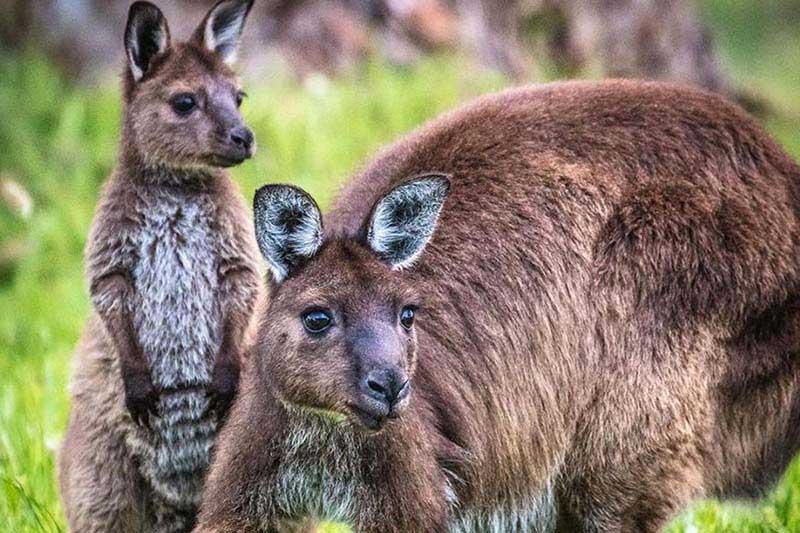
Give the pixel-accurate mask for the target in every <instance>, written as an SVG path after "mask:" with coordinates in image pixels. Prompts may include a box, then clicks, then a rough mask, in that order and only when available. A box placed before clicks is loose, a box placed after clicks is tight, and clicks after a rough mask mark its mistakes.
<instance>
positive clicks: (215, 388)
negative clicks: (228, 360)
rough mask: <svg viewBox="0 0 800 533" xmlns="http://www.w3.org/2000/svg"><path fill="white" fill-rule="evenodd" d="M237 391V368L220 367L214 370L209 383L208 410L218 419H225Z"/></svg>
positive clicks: (229, 366)
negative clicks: (217, 416) (209, 400)
mask: <svg viewBox="0 0 800 533" xmlns="http://www.w3.org/2000/svg"><path fill="white" fill-rule="evenodd" d="M238 390H239V367H237V366H234V365H220V366H218V367H217V368H215V369H214V376H213V378H212V381H211V404H210V408H211V409H212V410H214V411H216V412H217V414H218V415H219V416H220V417H225V416H226V415H227V414H228V411H229V410H230V407H231V403H233V400H234V398H236V392H237V391H238Z"/></svg>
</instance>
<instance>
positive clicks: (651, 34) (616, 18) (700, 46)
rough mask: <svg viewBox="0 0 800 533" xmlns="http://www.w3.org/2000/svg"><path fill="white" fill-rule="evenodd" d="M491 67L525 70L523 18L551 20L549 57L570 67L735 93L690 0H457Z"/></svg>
mask: <svg viewBox="0 0 800 533" xmlns="http://www.w3.org/2000/svg"><path fill="white" fill-rule="evenodd" d="M455 1H456V3H457V5H458V6H459V7H460V9H461V11H462V13H463V16H464V19H465V21H466V22H465V25H466V31H465V36H466V39H467V41H468V42H469V43H470V44H471V46H472V47H473V48H475V49H477V50H478V56H479V57H480V58H481V59H482V60H483V61H484V62H485V63H486V64H487V65H488V66H490V67H492V68H495V69H498V70H501V71H503V72H505V73H506V74H508V75H510V76H511V77H513V78H514V79H517V80H519V79H521V78H523V77H525V73H526V70H527V69H526V65H525V63H526V61H525V55H526V53H525V50H524V49H525V47H524V46H522V45H521V44H520V43H521V42H522V41H523V40H524V37H525V35H524V33H525V26H526V23H527V22H529V21H530V20H531V19H532V18H538V20H544V21H545V22H546V24H545V26H546V27H545V28H544V32H545V34H546V40H547V44H548V46H547V47H546V50H547V54H548V59H549V60H551V61H552V62H553V63H555V64H556V65H557V66H559V67H560V68H561V69H563V70H564V71H566V72H568V73H573V72H577V71H584V72H589V73H591V74H593V75H594V76H596V77H623V78H643V79H657V80H669V81H674V82H678V83H688V84H694V85H699V86H701V87H704V88H706V89H709V90H712V91H718V92H722V93H725V94H728V95H736V92H735V91H734V90H733V89H732V87H731V85H730V82H729V81H728V79H727V78H726V76H725V75H724V74H723V72H722V70H721V67H720V64H719V60H718V57H717V54H716V51H715V49H714V46H713V39H712V38H711V35H710V32H709V31H708V29H707V28H706V26H705V25H704V24H703V23H702V22H701V20H700V18H699V16H698V13H697V10H696V9H695V8H696V6H695V2H694V1H692V0H455Z"/></svg>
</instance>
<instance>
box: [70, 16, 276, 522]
mask: <svg viewBox="0 0 800 533" xmlns="http://www.w3.org/2000/svg"><path fill="white" fill-rule="evenodd" d="M137 9H138V10H139V11H138V13H139V15H138V16H143V15H141V13H145V14H146V15H147V16H149V17H150V18H149V19H147V20H148V21H149V22H147V23H149V24H150V26H147V28H148V29H150V30H152V29H153V27H154V26H153V22H152V21H154V20H159V19H158V16H159V15H160V12H159V11H158V9H157V8H155V7H154V6H152V5H146V4H141V3H140V4H137V5H134V6H133V7H132V10H131V19H130V20H131V21H134V18H135V16H137V15H135V13H136V10H137ZM161 21H162V22H163V24H164V26H163V28H164V30H166V22H165V21H163V17H162V19H161ZM143 24H144V23H143ZM204 24H205V22H204V23H203V24H201V26H200V29H198V33H197V34H196V35H195V37H194V38H193V39H192V40H191V41H188V42H186V43H179V44H175V45H169V46H168V47H167V48H166V49H165V50H163V51H161V52H160V53H158V54H157V55H155V56H153V57H151V58H150V62H149V63H148V64H147V67H146V70H145V72H144V76H143V77H142V78H141V79H140V80H137V79H135V77H134V75H133V74H132V68H131V67H130V66H129V67H128V68H126V70H125V74H124V84H123V85H124V109H123V121H122V122H123V125H122V140H121V147H120V157H119V163H118V165H117V167H116V169H115V171H114V173H113V175H112V177H111V178H110V180H109V181H108V183H107V184H106V186H105V188H104V190H103V193H102V197H101V199H100V203H99V205H98V208H97V212H96V214H95V219H94V222H93V224H92V229H91V234H90V236H89V240H88V243H87V248H86V273H87V277H88V279H89V288H90V293H91V297H92V302H93V305H94V313H93V316H92V317H91V318H90V320H89V322H88V324H87V327H86V330H85V331H84V334H83V337H82V340H81V342H80V345H79V347H78V350H77V354H76V361H75V369H74V375H73V379H72V387H71V388H72V408H71V414H70V421H69V427H68V429H67V435H66V438H65V441H64V444H63V447H62V450H61V453H60V464H59V470H60V474H59V477H60V484H61V494H62V498H63V502H64V509H65V512H66V515H67V519H68V522H69V525H70V528H71V529H72V530H74V531H80V532H89V531H112V530H113V531H154V530H158V531H179V530H186V529H188V528H190V527H191V526H192V524H193V523H194V514H195V512H196V506H197V504H198V503H199V502H198V499H199V494H198V493H199V490H200V489H201V488H202V481H203V476H204V466H203V463H204V462H207V461H208V458H206V456H207V454H208V451H207V450H206V449H205V448H204V447H205V446H206V445H207V443H206V441H202V443H200V444H194V443H193V439H195V438H199V437H196V435H198V434H199V433H201V430H200V429H197V428H198V427H202V428H203V429H202V431H204V432H206V431H207V432H208V434H209V435H210V437H209V438H212V439H213V433H214V431H215V428H216V426H217V424H219V423H221V421H222V420H223V419H224V417H225V416H226V414H227V406H228V404H229V403H230V402H231V400H232V398H233V395H234V394H235V392H236V389H237V386H238V376H239V366H240V358H241V353H242V351H243V344H244V343H245V342H246V330H247V328H248V324H249V323H250V315H251V313H252V311H253V305H254V301H255V299H256V296H257V293H258V292H259V290H260V286H261V282H260V275H259V273H258V267H257V262H256V255H255V254H256V252H255V250H256V245H255V242H254V240H253V238H252V236H251V231H250V225H251V223H250V222H249V220H250V218H249V214H248V211H247V209H246V208H245V206H244V205H243V204H242V202H241V198H240V194H239V192H238V190H237V188H236V186H235V184H234V183H233V182H232V180H231V179H230V177H229V176H228V174H227V173H226V172H225V171H224V170H223V169H222V167H223V166H230V165H231V164H235V163H238V162H241V161H242V160H243V159H245V158H246V157H249V156H250V155H251V153H252V152H251V149H252V147H251V146H248V147H247V150H246V153H245V152H243V151H242V150H240V149H239V148H237V147H236V146H233V145H232V143H233V141H231V140H230V139H228V138H227V137H226V136H227V135H228V134H229V132H235V131H239V132H244V131H245V129H244V126H243V124H242V121H241V117H240V115H239V113H238V110H237V109H236V105H237V104H236V98H237V91H238V90H239V81H238V80H237V78H236V76H235V75H234V74H233V72H232V71H231V70H230V68H229V67H228V66H227V65H225V64H223V62H222V60H221V59H220V57H217V55H216V53H214V52H212V51H209V49H208V48H207V47H205V46H204V42H203V32H202V29H203V27H204ZM132 25H133V22H131V23H129V32H130V28H131V27H132ZM144 25H146V24H144ZM166 31H167V35H168V30H166ZM126 35H127V34H126ZM126 39H127V37H126ZM126 44H127V43H126ZM180 92H186V93H188V92H191V93H192V94H194V95H195V96H196V98H197V99H198V102H199V104H198V108H197V109H195V110H194V111H193V112H192V113H190V114H189V115H188V116H186V117H182V116H178V115H177V113H176V112H175V111H174V110H173V108H172V107H171V104H170V99H171V98H172V97H173V95H174V94H176V93H180ZM231 135H232V134H231ZM237 150H239V151H237ZM160 265H168V266H167V267H163V266H160ZM198 265H201V266H202V267H204V268H207V269H208V271H206V270H203V271H202V274H200V272H201V271H200V270H199V268H200V266H198ZM149 276H152V278H150V277H149ZM153 323H155V324H156V325H155V326H152V324H153ZM193 330H195V331H199V332H205V333H204V334H198V335H197V336H195V337H192V336H191V334H189V335H187V333H190V332H191V331H193ZM171 335H172V336H174V337H173V339H172V340H170V336H171ZM184 335H185V336H184ZM178 337H180V338H178ZM148 346H160V347H163V351H160V350H156V351H155V352H153V351H152V348H150V349H148ZM149 350H150V351H149ZM190 353H191V354H194V355H192V356H190V357H189V359H187V361H190V362H191V364H193V365H195V366H196V368H194V367H193V368H188V367H186V366H184V365H185V363H184V362H183V361H184V360H183V359H180V358H181V357H184V356H185V354H190ZM206 365H209V366H206ZM206 396H207V397H208V400H206V399H205V398H206ZM181 398H183V400H181ZM179 400H181V401H186V402H189V403H188V404H185V405H183V406H182V407H178V408H175V409H176V410H172V411H166V412H165V411H164V409H167V407H166V406H168V405H169V404H170V402H174V401H179ZM204 402H207V403H204ZM181 409H182V411H181ZM170 417H172V418H170ZM190 420H191V421H190ZM191 424H195V426H192V425H191ZM193 427H194V428H195V430H196V433H192V431H194V430H193V429H192V428H193ZM181 432H182V433H181ZM176 435H178V436H177V437H175V436H176ZM180 435H184V436H180ZM185 435H188V436H185ZM204 436H205V433H204ZM169 438H176V439H177V440H178V442H177V445H178V446H184V447H186V449H191V447H192V446H195V448H196V449H195V450H194V452H195V453H196V454H199V456H201V459H198V460H197V461H198V462H197V463H196V464H195V463H190V464H188V465H177V464H174V463H173V464H167V465H162V464H157V461H158V458H157V457H156V458H150V457H151V455H152V454H157V453H160V452H159V451H158V450H160V448H158V447H157V446H161V445H162V444H160V443H162V441H163V440H164V439H169ZM198 442H199V441H198ZM163 446H167V447H168V446H169V444H166V445H163ZM163 446H162V447H163ZM154 450H156V451H154ZM187 461H189V460H187ZM151 463H153V464H156V466H155V467H152V468H155V469H156V473H155V474H152V473H148V474H146V473H145V469H146V468H151V466H147V465H150V464H151ZM158 469H161V471H158ZM153 476H155V477H153ZM159 476H161V477H162V478H164V480H162V481H164V483H165V484H166V485H165V486H167V485H169V483H172V482H173V481H174V480H178V481H180V483H183V485H175V486H178V487H179V488H177V489H175V493H171V494H170V497H169V498H165V497H164V495H163V494H161V493H159V492H158V491H157V490H155V488H154V486H153V485H152V482H153V481H152V480H153V479H156V478H158V477H159ZM171 480H172V481H171ZM178 481H175V483H178ZM180 487H183V488H180Z"/></svg>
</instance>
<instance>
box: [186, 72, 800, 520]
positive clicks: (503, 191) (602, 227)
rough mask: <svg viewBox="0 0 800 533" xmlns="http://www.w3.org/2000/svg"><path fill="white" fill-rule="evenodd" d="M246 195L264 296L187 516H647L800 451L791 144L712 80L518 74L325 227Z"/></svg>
mask: <svg viewBox="0 0 800 533" xmlns="http://www.w3.org/2000/svg"><path fill="white" fill-rule="evenodd" d="M254 205H255V232H256V239H257V241H258V244H259V246H260V249H261V251H262V253H263V255H264V257H265V258H266V260H267V263H268V264H269V266H270V272H271V274H270V282H269V283H270V298H269V302H268V305H267V307H266V308H265V310H264V312H263V313H261V314H260V321H259V324H258V340H257V341H256V343H255V345H254V348H253V350H254V351H253V353H252V355H251V356H250V357H248V359H247V361H248V363H247V365H248V366H247V371H246V372H244V376H245V377H244V378H243V383H242V393H241V394H240V395H239V397H238V398H237V399H236V401H235V403H234V405H233V408H232V411H231V415H230V419H229V422H228V423H227V425H226V427H225V428H224V429H223V431H222V434H221V435H220V437H219V443H218V448H217V455H216V458H215V462H214V465H213V466H212V468H211V470H210V473H209V477H208V480H207V488H206V498H205V499H204V503H203V506H202V509H201V511H200V517H199V521H198V527H197V529H196V530H197V531H202V532H210V531H215V532H228V531H273V530H276V529H278V528H281V527H283V525H284V524H285V523H289V522H292V521H296V520H298V519H299V518H300V517H303V516H312V517H315V518H325V519H333V520H341V521H345V522H349V523H351V524H353V525H354V526H355V528H356V530H357V531H375V532H377V531H380V532H386V531H397V532H400V531H483V532H485V531H494V532H508V531H552V530H556V529H558V530H561V531H631V532H632V531H637V532H638V531H644V532H650V531H657V530H659V529H660V528H661V527H662V526H663V525H664V524H665V522H666V521H667V520H669V519H670V517H672V516H673V515H674V514H675V513H676V512H677V511H679V510H680V509H681V508H683V507H684V506H685V505H686V504H687V502H689V501H691V500H692V499H694V498H702V497H742V496H757V495H759V494H761V492H762V491H763V490H764V489H766V488H768V487H769V486H770V484H771V483H772V482H773V481H774V480H775V479H776V478H777V477H778V476H779V475H780V474H781V472H782V471H783V469H784V468H785V467H786V465H787V463H788V462H789V461H790V459H791V458H792V456H793V455H794V453H795V452H796V451H797V449H798V445H799V444H800V393H799V392H798V391H799V390H800V354H798V349H800V287H798V282H800V226H799V225H798V222H800V221H798V209H800V167H798V165H797V164H796V163H794V162H793V161H792V160H791V159H790V158H789V157H788V156H787V155H786V154H785V153H784V151H783V150H781V148H779V146H778V145H777V144H776V143H775V142H773V141H772V140H771V139H770V137H769V136H768V135H767V134H766V133H765V132H764V131H763V130H762V129H761V128H760V127H759V126H757V125H756V124H755V123H754V121H753V120H751V119H750V118H749V117H748V116H747V115H746V114H745V113H744V112H743V111H741V110H740V109H739V108H738V107H736V106H734V105H733V104H730V103H727V102H726V101H725V100H723V99H721V98H720V97H718V96H714V95H711V94H709V93H705V92H699V91H697V90H691V89H688V88H680V87H677V86H671V85H665V84H659V83H652V82H630V81H609V82H601V83H595V82H592V83H590V82H573V83H563V84H553V85H545V86H540V87H535V88H523V89H517V90H511V91H509V92H504V93H501V94H499V95H494V96H489V97H485V98H483V99H479V100H478V101H477V102H476V103H473V104H470V105H467V106H466V107H464V108H463V109H460V110H458V111H456V112H454V113H451V114H449V115H447V116H445V117H444V118H441V119H439V120H436V121H434V122H433V123H431V124H429V125H427V126H425V127H423V128H422V129H421V130H420V131H417V132H415V133H412V134H411V135H410V136H408V137H406V138H404V139H403V140H400V141H399V142H398V143H396V144H395V145H393V146H392V147H390V148H389V149H388V150H386V151H385V152H384V153H383V154H382V155H381V156H379V157H378V158H377V159H376V160H375V161H374V162H373V163H371V164H369V165H368V166H367V167H366V169H365V170H364V171H363V172H362V173H360V174H359V175H358V176H357V177H356V178H355V179H354V180H353V181H352V182H351V183H350V184H349V185H347V187H346V188H345V189H344V191H343V192H342V193H341V195H340V196H339V198H338V200H337V202H336V203H335V206H334V207H333V209H332V210H331V212H330V214H329V215H328V216H327V217H326V224H325V225H324V226H323V222H322V220H323V219H322V216H321V215H320V212H319V210H318V208H317V206H316V205H315V204H314V201H313V200H312V199H311V198H310V197H309V196H308V195H307V194H305V193H304V192H303V191H301V190H299V189H296V188H294V187H291V186H281V185H267V186H265V187H263V188H261V189H260V190H259V191H258V192H257V194H256V197H255V200H254ZM436 226H438V229H436V230H435V227H436ZM434 230H435V231H434ZM251 367H252V368H251Z"/></svg>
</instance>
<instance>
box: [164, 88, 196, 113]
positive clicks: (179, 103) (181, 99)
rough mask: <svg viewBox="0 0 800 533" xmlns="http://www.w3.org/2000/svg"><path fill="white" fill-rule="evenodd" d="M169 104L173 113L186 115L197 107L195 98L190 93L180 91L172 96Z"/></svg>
mask: <svg viewBox="0 0 800 533" xmlns="http://www.w3.org/2000/svg"><path fill="white" fill-rule="evenodd" d="M169 104H170V105H171V106H172V110H173V111H175V113H177V114H178V115H181V116H186V115H188V114H189V113H191V112H192V111H194V108H195V107H197V100H196V99H195V97H194V95H192V94H189V93H182V94H178V95H175V96H173V97H172V99H171V100H170V101H169Z"/></svg>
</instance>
